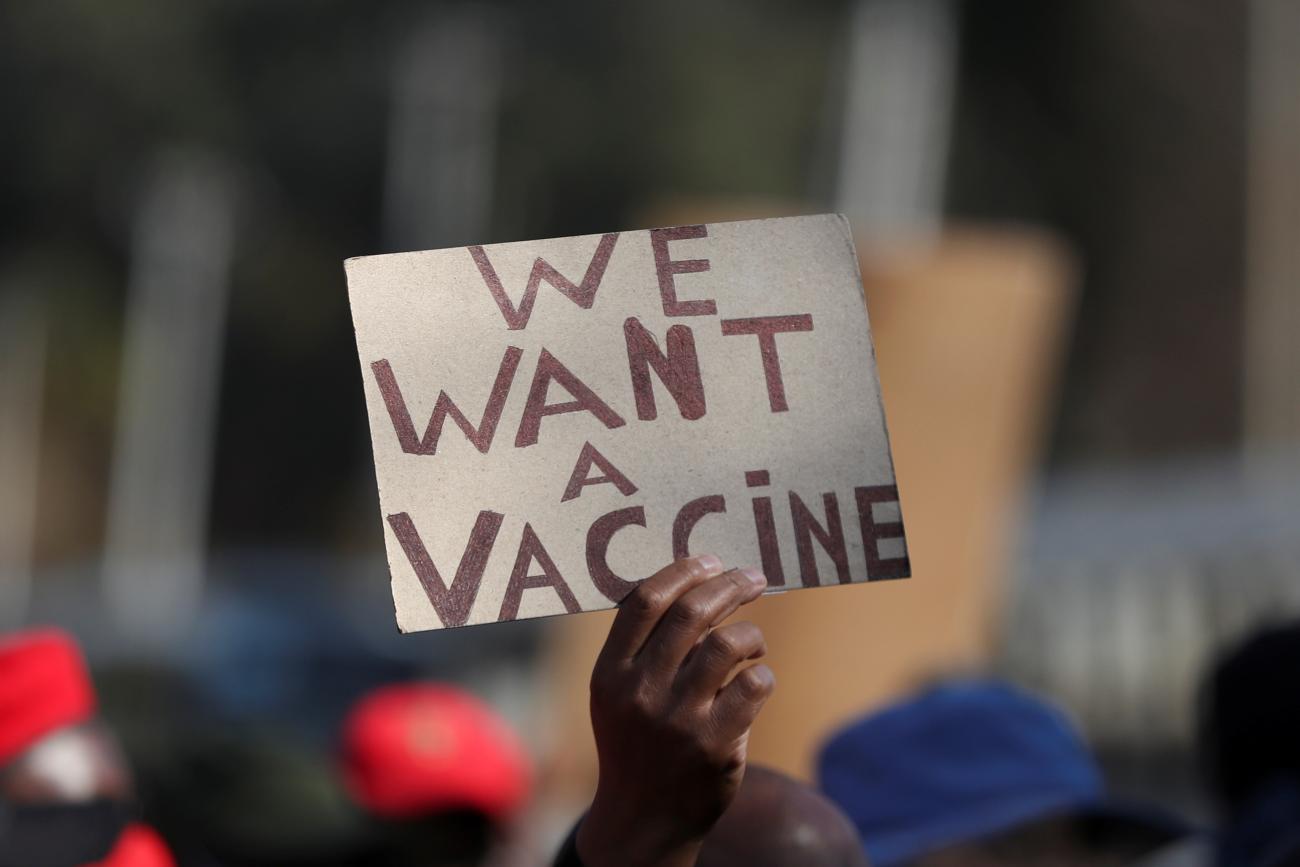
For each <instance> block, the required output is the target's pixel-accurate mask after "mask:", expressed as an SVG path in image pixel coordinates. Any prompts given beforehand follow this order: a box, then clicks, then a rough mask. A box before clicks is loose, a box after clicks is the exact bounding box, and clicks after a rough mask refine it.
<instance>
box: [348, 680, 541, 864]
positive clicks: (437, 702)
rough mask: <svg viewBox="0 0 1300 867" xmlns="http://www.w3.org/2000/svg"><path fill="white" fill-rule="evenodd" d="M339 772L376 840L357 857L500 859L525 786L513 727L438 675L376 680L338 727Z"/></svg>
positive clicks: (369, 860) (377, 860) (387, 860)
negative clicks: (410, 680)
mask: <svg viewBox="0 0 1300 867" xmlns="http://www.w3.org/2000/svg"><path fill="white" fill-rule="evenodd" d="M342 763H343V776H344V782H345V784H346V786H347V789H348V791H349V793H350V794H351V796H352V798H353V800H354V801H355V802H356V804H357V805H358V806H359V807H360V808H361V809H362V810H363V811H364V812H365V813H366V814H367V815H368V816H369V817H370V818H371V819H372V821H373V823H374V824H375V826H376V831H377V837H378V839H379V841H380V842H379V844H378V845H377V848H376V850H375V851H371V852H369V853H368V854H367V855H366V857H365V858H364V863H366V864H371V865H379V864H382V865H391V867H408V865H409V867H435V865H439V867H440V865H482V864H489V863H491V864H500V863H503V861H504V860H505V859H506V858H507V857H509V852H510V851H511V849H512V847H513V845H514V837H515V834H514V826H515V820H516V819H517V817H518V815H519V813H520V811H521V810H522V808H523V807H524V806H525V805H526V804H527V802H528V798H529V795H530V792H531V786H532V769H531V766H530V763H529V760H528V757H527V755H526V753H525V751H524V748H523V746H522V745H521V744H520V742H519V740H518V738H517V737H516V736H515V734H514V732H513V731H511V729H510V728H509V726H508V725H507V724H506V723H505V721H504V720H502V719H500V718H499V717H498V716H497V715H496V714H495V713H494V712H493V711H492V710H491V709H490V708H489V707H488V706H487V705H486V704H484V703H482V702H481V701H479V700H478V699H476V698H475V697H474V696H472V695H470V694H468V693H466V692H465V691H463V690H461V689H458V688H456V687H453V686H448V685H445V684H433V683H429V684H401V685H394V686H387V687H383V688H380V689H378V690H376V691H374V692H372V693H370V694H368V695H367V696H365V697H364V698H362V699H361V701H359V702H358V703H357V705H356V706H355V707H354V708H353V709H352V711H351V712H350V713H349V715H348V718H347V720H346V721H345V723H344V727H343V756H342Z"/></svg>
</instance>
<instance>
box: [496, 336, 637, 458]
mask: <svg viewBox="0 0 1300 867" xmlns="http://www.w3.org/2000/svg"><path fill="white" fill-rule="evenodd" d="M552 380H554V381H555V382H557V383H558V384H559V385H561V386H562V387H563V388H564V389H565V390H566V391H568V392H569V394H571V395H573V397H574V399H573V400H570V401H565V402H564V403H550V404H548V403H547V402H546V392H547V389H548V388H550V385H551V381H552ZM567 412H589V413H591V414H592V415H594V416H595V417H596V418H597V419H598V420H599V421H600V423H601V424H603V425H604V426H605V427H607V428H616V427H622V426H623V425H624V424H626V422H624V421H623V417H622V416H620V415H619V414H618V413H616V412H614V410H612V409H610V408H609V404H607V403H605V401H603V400H601V399H600V398H599V397H597V396H596V393H595V392H594V391H592V390H591V389H590V388H589V387H588V386H587V384H586V383H585V382H583V381H582V380H580V379H578V377H576V376H574V375H573V373H571V372H570V371H569V369H568V368H567V367H565V366H564V365H563V364H562V363H560V360H559V359H557V358H556V357H555V356H553V355H551V353H549V352H547V351H546V350H545V349H543V350H542V354H541V357H540V358H538V359H537V370H536V371H535V372H534V373H533V384H532V387H531V388H529V390H528V402H527V403H526V404H525V405H524V414H523V417H522V418H520V419H519V432H518V433H517V434H516V435H515V447H516V448H523V447H524V446H531V445H534V444H535V443H536V442H537V435H538V433H539V431H540V430H541V427H542V419H543V418H545V417H546V416H548V415H563V414H564V413H567Z"/></svg>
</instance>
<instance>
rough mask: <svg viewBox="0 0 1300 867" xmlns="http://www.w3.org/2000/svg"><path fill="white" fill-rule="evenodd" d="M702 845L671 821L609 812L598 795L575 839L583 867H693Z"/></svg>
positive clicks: (634, 814) (701, 840) (610, 810)
mask: <svg viewBox="0 0 1300 867" xmlns="http://www.w3.org/2000/svg"><path fill="white" fill-rule="evenodd" d="M702 843H703V838H702V837H699V836H692V835H689V834H684V833H683V832H682V830H681V828H680V825H678V824H677V823H675V822H673V821H671V820H669V821H667V822H663V821H657V820H656V819H655V818H654V817H651V816H646V815H642V814H636V813H631V814H626V813H623V812H622V811H619V810H615V809H608V808H607V807H606V805H605V802H604V801H603V800H602V799H601V798H600V796H599V794H598V795H597V797H596V800H595V801H593V802H592V805H591V809H590V810H589V811H588V813H587V815H586V816H584V817H583V819H582V822H581V824H579V826H578V832H577V835H576V837H575V844H576V845H575V848H576V850H577V852H578V856H579V858H581V859H582V863H583V867H694V865H695V861H696V858H697V857H698V856H699V853H700V846H701V844H702Z"/></svg>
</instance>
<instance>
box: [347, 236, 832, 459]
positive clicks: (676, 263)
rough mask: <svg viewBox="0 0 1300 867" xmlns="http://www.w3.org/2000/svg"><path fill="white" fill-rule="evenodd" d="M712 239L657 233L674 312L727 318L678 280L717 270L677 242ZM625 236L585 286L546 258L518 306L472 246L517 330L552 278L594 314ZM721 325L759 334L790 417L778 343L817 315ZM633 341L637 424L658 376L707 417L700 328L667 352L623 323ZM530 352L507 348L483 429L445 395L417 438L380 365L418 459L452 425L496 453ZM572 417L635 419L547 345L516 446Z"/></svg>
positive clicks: (664, 291) (405, 439) (651, 405)
mask: <svg viewBox="0 0 1300 867" xmlns="http://www.w3.org/2000/svg"><path fill="white" fill-rule="evenodd" d="M706 235H707V230H706V228H705V227H704V226H678V227H675V228H671V229H653V230H651V231H650V232H649V236H650V244H651V247H652V249H653V252H654V261H655V272H656V277H657V279H658V283H659V292H660V297H661V300H662V302H663V310H664V314H665V315H666V316H711V315H716V314H717V304H716V303H715V302H714V301H713V300H704V299H694V300H681V299H679V298H678V297H677V287H676V283H675V282H674V277H675V275H677V274H688V273H698V272H701V271H708V270H709V268H710V265H709V260H708V259H678V260H674V259H672V258H671V256H670V255H669V252H668V242H669V241H674V240H684V239H690V238H703V237H705V236H706ZM618 238H619V235H618V234H617V233H615V234H608V235H604V236H602V237H601V240H600V242H599V243H598V244H597V246H596V250H595V252H594V253H593V255H592V259H591V262H590V264H589V265H588V266H587V271H586V274H585V275H584V276H583V278H582V281H581V282H579V283H576V284H575V283H574V282H573V281H571V280H570V279H569V278H567V277H565V276H564V275H563V274H561V273H560V272H559V271H557V270H556V269H555V268H554V267H553V266H552V265H551V264H550V263H548V262H547V261H546V260H545V259H543V258H541V257H538V258H537V260H536V261H535V262H534V263H533V268H532V271H531V273H530V275H529V278H528V283H527V285H526V286H525V288H524V293H523V296H522V297H521V299H520V301H519V304H518V305H517V306H516V305H515V304H514V302H512V301H511V300H510V298H509V296H508V295H507V294H506V291H505V288H504V287H503V286H502V284H501V280H500V278H499V277H498V276H497V273H496V270H495V269H494V268H493V266H492V263H491V261H490V260H489V259H488V256H487V253H486V251H485V250H484V249H483V248H482V247H470V248H469V252H470V255H471V256H472V257H473V259H474V262H475V264H476V265H477V266H478V270H479V273H480V274H481V275H482V277H483V281H484V283H485V284H486V286H487V289H488V291H489V292H490V293H491V295H492V298H493V300H494V301H495V302H496V305H497V307H498V308H499V309H500V311H501V315H502V317H503V318H504V319H505V323H506V327H507V329H509V330H512V331H517V330H521V329H523V328H525V327H527V325H528V321H529V319H530V318H531V316H532V311H533V305H534V304H535V303H536V300H537V293H538V290H539V288H540V286H541V284H542V282H543V281H544V282H546V283H548V284H550V285H551V286H553V287H555V288H556V289H557V290H559V292H560V293H561V294H563V295H564V296H565V297H567V298H568V299H569V300H571V301H572V302H573V303H574V304H577V305H578V306H579V307H581V308H582V309H584V310H589V309H591V307H592V305H593V304H594V303H595V301H596V293H597V291H598V290H599V289H600V282H601V279H602V278H603V277H604V275H605V269H606V267H607V265H608V264H609V257H610V255H611V254H612V253H613V250H614V245H615V244H616V243H617V241H618ZM720 324H721V328H722V334H723V336H726V337H732V336H753V337H755V338H756V339H757V342H758V350H759V358H760V360H761V362H762V370H763V378H764V382H765V384H766V388H767V398H768V406H769V408H770V410H771V412H774V413H776V412H785V411H787V410H788V409H789V403H788V401H787V400H786V393H785V381H784V379H783V378H782V375H781V356H780V353H779V352H778V349H777V340H776V338H777V335H778V334H790V333H798V332H810V331H812V330H813V320H812V316H811V315H809V314H796V315H787V316H756V317H750V318H743V319H723V320H720ZM623 337H624V343H625V345H626V348H627V366H628V375H629V378H630V381H631V387H632V395H633V399H634V402H635V406H636V414H637V418H638V419H640V420H641V421H653V420H654V419H655V418H657V417H658V408H657V406H656V404H655V394H654V388H653V383H652V377H651V374H652V372H653V374H654V376H656V377H658V379H659V381H660V382H661V383H662V384H663V385H664V387H665V388H667V390H668V393H669V395H671V396H672V399H673V401H674V402H675V403H676V405H677V411H678V412H679V413H680V414H681V416H682V418H684V419H687V420H688V421H694V420H697V419H700V418H703V417H704V415H705V413H706V412H707V403H706V401H705V394H704V380H703V377H702V376H701V373H700V362H699V355H698V353H697V352H696V349H695V334H694V332H693V331H692V330H691V329H690V328H689V327H688V326H686V325H680V324H679V325H673V326H671V327H670V328H669V329H668V332H667V334H666V336H665V338H666V339H665V341H664V346H663V347H661V346H660V343H659V341H658V339H657V338H656V336H655V335H654V334H653V333H652V332H651V331H650V330H649V329H647V328H646V327H645V326H644V325H642V324H641V322H640V320H638V319H637V318H636V317H629V318H628V319H626V320H625V321H624V322H623ZM523 354H524V351H523V350H522V349H520V348H519V347H517V346H507V347H506V348H505V352H504V353H503V354H502V356H501V363H500V364H499V365H498V367H497V375H496V379H495V380H494V381H493V383H492V389H491V391H490V393H489V396H488V400H487V405H486V406H485V407H484V409H483V413H482V415H481V416H480V417H479V421H478V424H474V423H472V422H471V421H470V420H469V418H468V417H467V416H466V415H465V413H464V412H463V411H462V410H461V408H460V407H459V406H458V405H457V404H456V402H455V401H454V400H453V399H452V397H451V396H450V395H449V394H447V392H446V391H439V392H438V398H437V400H436V401H435V403H434V406H433V413H432V415H431V416H430V418H429V422H428V424H427V425H426V426H425V429H424V433H423V435H420V434H418V433H417V432H416V428H415V422H414V421H413V420H412V418H411V413H410V410H409V408H408V406H407V402H406V399H405V398H404V396H403V395H402V390H401V387H400V386H399V385H398V382H397V376H396V374H395V373H394V372H393V368H392V365H391V364H390V362H389V361H388V359H386V358H381V359H379V360H378V361H375V362H372V363H371V365H370V370H371V373H372V375H373V376H374V378H375V383H376V385H377V386H378V388H379V392H380V394H381V395H382V396H383V400H384V406H385V408H386V409H387V411H388V417H389V420H390V421H391V422H392V425H393V430H394V432H395V433H396V434H397V440H398V443H399V445H400V446H401V448H402V451H404V452H406V453H407V454H413V455H433V454H436V453H437V449H438V441H439V439H440V438H441V436H442V431H443V428H444V426H445V425H446V422H447V420H448V419H450V420H451V421H452V423H454V424H455V425H456V426H457V427H458V428H460V430H461V432H462V433H464V435H465V437H466V438H467V439H468V440H469V441H470V443H472V444H473V445H474V447H475V448H476V449H478V451H479V452H481V453H483V454H487V452H488V450H489V449H490V448H491V446H492V442H493V439H494V438H495V436H496V430H497V426H498V424H499V423H500V421H501V414H502V411H503V410H504V409H505V405H506V401H507V399H508V398H509V396H510V391H511V389H512V387H513V386H514V382H515V375H516V373H517V372H518V369H519V364H520V361H521V360H522V358H523ZM552 383H554V384H556V385H558V386H559V387H561V388H562V389H564V390H565V391H567V392H568V394H569V397H570V398H571V399H570V400H566V401H561V402H555V403H553V402H549V400H548V398H547V394H548V392H549V390H550V387H551V385H552ZM571 412H585V413H589V414H590V415H591V416H593V417H594V418H595V419H596V420H598V421H599V422H600V423H601V424H603V425H604V426H605V427H606V428H609V429H612V428H618V427H622V426H623V425H625V424H626V423H627V422H626V420H625V419H624V418H623V416H621V415H620V414H619V413H618V412H616V411H615V410H614V409H613V408H612V407H611V406H610V405H609V404H608V403H607V402H606V401H605V400H604V399H602V398H601V397H600V396H599V395H597V394H596V392H595V391H594V390H593V389H592V388H591V387H590V386H588V385H587V384H586V383H585V382H583V381H582V380H581V379H580V378H579V377H578V376H577V375H576V374H574V373H573V371H571V370H570V369H569V368H568V367H566V366H565V364H564V363H563V362H562V361H560V360H559V359H558V358H557V357H556V356H555V354H554V353H552V352H551V351H550V350H547V349H545V348H543V349H542V350H541V352H540V353H539V355H538V358H537V364H536V366H535V367H534V369H533V376H532V381H531V383H530V385H529V387H528V398H527V400H526V401H525V404H524V409H523V412H522V414H521V416H520V419H519V426H518V428H517V429H516V432H515V447H516V448H524V447H527V446H530V445H534V444H536V443H537V441H538V438H539V436H540V432H541V424H542V419H544V418H546V417H547V416H552V415H562V414H564V413H571Z"/></svg>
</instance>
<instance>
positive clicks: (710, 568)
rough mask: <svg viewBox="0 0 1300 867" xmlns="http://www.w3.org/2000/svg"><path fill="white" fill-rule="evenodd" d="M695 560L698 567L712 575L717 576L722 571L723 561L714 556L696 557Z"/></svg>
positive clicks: (703, 555) (702, 555)
mask: <svg viewBox="0 0 1300 867" xmlns="http://www.w3.org/2000/svg"><path fill="white" fill-rule="evenodd" d="M694 560H695V563H696V565H698V566H699V567H700V568H701V569H703V570H704V571H705V572H708V573H709V574H710V575H716V574H718V573H719V572H721V571H722V561H721V560H719V559H718V558H717V557H715V556H714V555H713V554H701V555H699V556H698V557H695V558H694Z"/></svg>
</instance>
